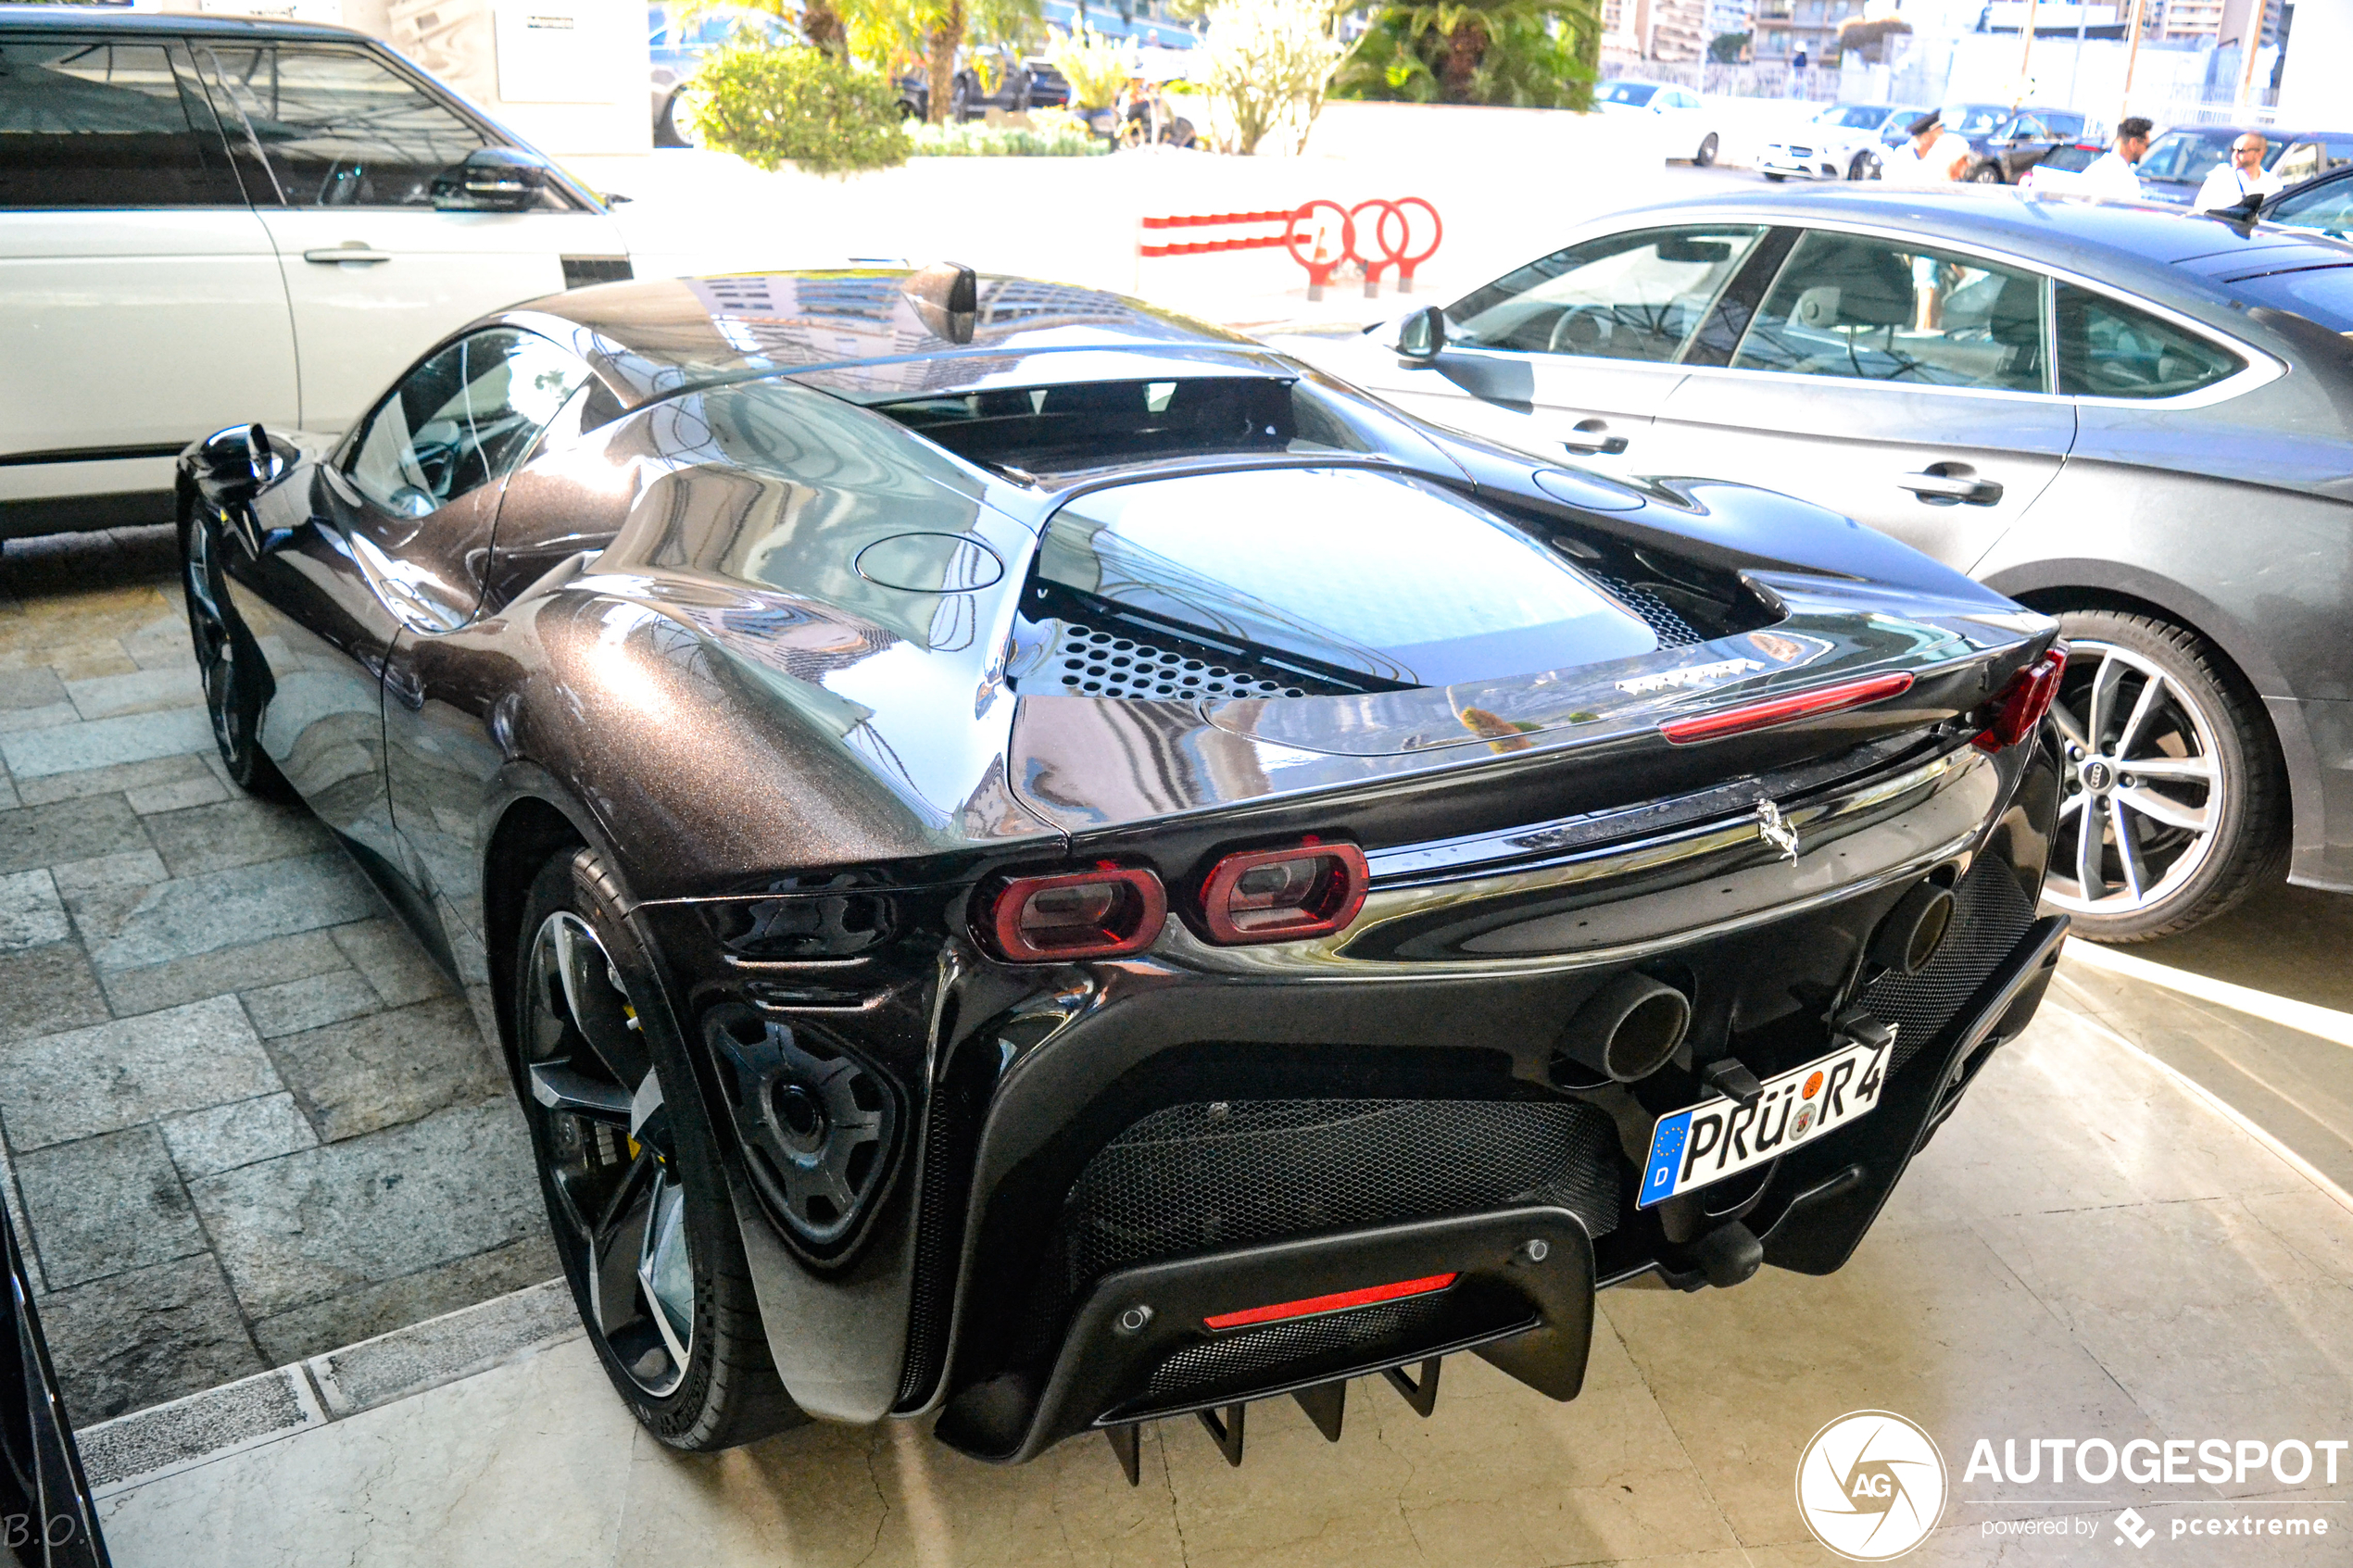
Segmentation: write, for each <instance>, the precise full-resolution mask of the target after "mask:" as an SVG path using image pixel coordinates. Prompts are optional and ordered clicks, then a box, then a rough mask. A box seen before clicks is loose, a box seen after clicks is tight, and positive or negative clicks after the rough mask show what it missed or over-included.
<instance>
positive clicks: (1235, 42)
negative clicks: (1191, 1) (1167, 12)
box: [1195, 0, 1346, 157]
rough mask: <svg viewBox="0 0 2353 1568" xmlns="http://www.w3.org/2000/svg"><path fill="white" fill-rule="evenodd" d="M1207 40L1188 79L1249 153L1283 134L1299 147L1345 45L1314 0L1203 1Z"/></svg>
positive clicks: (1329, 15) (1236, 147)
mask: <svg viewBox="0 0 2353 1568" xmlns="http://www.w3.org/2000/svg"><path fill="white" fill-rule="evenodd" d="M1208 16H1209V40H1208V42H1207V43H1205V44H1202V47H1201V56H1202V69H1201V73H1200V75H1199V76H1198V77H1197V78H1196V79H1195V80H1196V81H1197V82H1199V83H1200V86H1201V88H1202V92H1203V93H1204V94H1207V95H1208V97H1209V100H1210V102H1211V103H1212V104H1213V105H1214V107H1215V108H1216V111H1217V113H1218V116H1219V118H1220V119H1223V120H1224V121H1225V122H1226V123H1225V126H1224V127H1223V129H1225V130H1227V131H1229V132H1231V135H1232V139H1233V150H1234V151H1235V152H1238V153H1240V154H1242V155H1243V156H1244V157H1249V156H1251V155H1252V154H1254V153H1256V152H1257V151H1258V149H1259V147H1260V145H1261V144H1264V143H1265V141H1266V140H1267V138H1268V137H1270V136H1274V135H1276V134H1277V133H1278V132H1287V133H1290V135H1291V136H1293V137H1294V138H1295V143H1294V144H1296V145H1302V146H1303V145H1304V144H1306V141H1307V132H1308V131H1309V130H1310V129H1311V128H1312V127H1313V126H1314V125H1315V117H1316V116H1317V115H1319V114H1321V113H1322V112H1323V110H1324V94H1325V92H1326V90H1327V88H1328V86H1329V85H1330V82H1331V77H1332V68H1333V67H1335V66H1337V65H1338V64H1339V63H1340V56H1341V55H1342V54H1344V53H1345V52H1346V49H1345V45H1343V44H1340V41H1339V40H1338V39H1337V38H1335V37H1333V35H1332V22H1333V17H1332V12H1331V9H1330V7H1329V6H1327V5H1325V4H1322V3H1320V0H1211V4H1210V6H1209V7H1208Z"/></svg>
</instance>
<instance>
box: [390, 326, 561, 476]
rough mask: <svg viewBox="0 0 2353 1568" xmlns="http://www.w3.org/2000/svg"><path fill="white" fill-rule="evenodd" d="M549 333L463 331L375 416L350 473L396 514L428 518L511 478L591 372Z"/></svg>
mask: <svg viewBox="0 0 2353 1568" xmlns="http://www.w3.org/2000/svg"><path fill="white" fill-rule="evenodd" d="M587 375H588V368H587V367H586V366H585V365H583V364H582V363H581V362H580V361H579V360H578V359H576V358H573V356H572V355H570V354H569V353H567V352H565V351H564V350H563V349H561V348H559V347H557V346H556V345H554V344H552V343H550V342H548V341H547V339H546V338H543V337H535V336H533V335H532V334H531V333H529V332H516V331H513V330H512V329H510V328H505V327H498V328H493V329H492V330H490V331H488V332H476V333H474V334H473V335H472V336H471V337H466V338H461V339H459V341H458V342H456V343H453V344H451V345H449V346H448V347H447V348H445V349H443V350H442V351H441V352H440V353H438V354H435V355H434V356H433V357H432V358H429V359H427V360H425V362H424V363H422V364H421V365H419V366H418V367H417V368H416V369H415V370H411V371H409V374H408V375H407V376H405V377H403V378H402V379H401V383H400V384H399V385H398V386H397V387H396V388H394V389H393V392H392V395H390V396H389V397H386V398H385V399H384V401H383V402H382V403H380V404H378V405H377V406H376V410H375V412H374V413H372V414H371V415H369V416H368V421H367V424H366V426H365V427H364V429H363V430H362V432H361V433H360V436H359V442H358V443H357V445H355V446H354V447H353V448H352V457H351V469H350V472H351V479H352V483H354V484H356V485H358V486H359V492H360V494H361V495H365V496H367V497H368V499H369V500H370V501H371V502H372V503H373V504H374V505H376V506H377V507H379V508H383V509H384V511H387V512H389V513H391V514H392V515H393V516H395V517H425V516H429V515H430V514H432V513H433V512H435V511H438V510H439V509H440V508H443V507H445V506H447V505H448V503H450V502H451V501H454V500H456V499H457V498H458V497H459V496H460V495H465V494H467V493H468V492H469V491H472V490H474V489H476V488H478V487H479V486H481V485H483V484H486V483H490V482H491V481H493V480H496V479H499V478H503V477H504V476H505V474H506V472H507V470H509V469H510V468H512V467H513V466H514V465H515V464H516V463H518V462H520V461H521V460H522V456H523V454H524V453H526V452H528V451H529V450H530V449H531V445H532V443H533V442H534V441H535V440H537V439H538V436H539V433H540V432H541V431H542V430H544V429H546V428H547V424H548V422H549V421H550V420H553V419H555V417H556V416H557V414H558V413H559V412H560V411H561V410H562V408H563V407H564V404H565V402H566V400H567V399H569V398H570V397H571V396H572V395H573V392H574V391H575V390H576V389H577V388H578V387H579V385H580V383H582V382H583V381H585V380H586V379H587Z"/></svg>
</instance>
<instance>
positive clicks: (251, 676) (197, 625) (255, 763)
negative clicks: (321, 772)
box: [180, 511, 294, 800]
mask: <svg viewBox="0 0 2353 1568" xmlns="http://www.w3.org/2000/svg"><path fill="white" fill-rule="evenodd" d="M180 586H181V589H182V592H183V594H184V595H185V596H186V598H187V601H188V639H189V641H190V643H191V644H193V645H194V646H195V655H196V675H197V678H198V679H199V680H200V681H202V682H203V684H204V701H205V711H206V713H207V714H208V716H209V717H210V719H211V720H212V743H213V746H215V747H216V748H217V749H218V750H219V751H220V760H221V762H222V764H223V765H224V766H225V767H226V768H227V769H228V771H229V777H230V778H231V779H232V780H233V781H234V783H235V784H236V785H237V787H238V788H239V789H242V790H244V791H245V793H246V794H248V795H255V796H259V797H263V798H264V799H271V800H286V799H291V798H292V797H293V795H294V792H293V790H291V789H290V788H288V787H287V785H286V781H285V779H284V778H283V776H282V775H281V774H280V773H279V771H278V768H277V764H275V763H273V762H272V761H271V760H270V754H269V753H268V752H266V751H264V750H262V749H261V738H260V733H261V705H262V695H263V694H262V687H261V683H262V679H263V676H262V671H261V654H260V650H259V649H258V648H257V647H255V646H253V639H252V638H251V637H250V636H249V635H247V634H246V633H245V627H244V626H243V625H242V624H241V623H240V622H239V621H237V619H236V617H235V615H234V613H233V611H232V610H231V609H230V608H229V596H228V587H227V583H226V580H225V578H224V577H223V575H222V572H221V569H220V553H219V541H218V540H217V539H216V538H215V537H214V535H213V531H212V524H211V523H210V522H209V521H208V520H207V519H205V518H203V517H201V516H198V515H195V513H194V512H193V511H192V512H191V513H190V515H189V516H188V517H187V519H186V521H184V522H182V525H181V530H180Z"/></svg>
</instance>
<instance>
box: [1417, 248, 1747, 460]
mask: <svg viewBox="0 0 2353 1568" xmlns="http://www.w3.org/2000/svg"><path fill="white" fill-rule="evenodd" d="M1766 232H1767V231H1766V228H1765V226H1764V225H1762V224H1743V223H1702V224H1680V225H1676V226H1673V227H1669V228H1656V229H1638V230H1631V231H1628V232H1623V233H1617V234H1610V235H1605V236H1604V237H1602V238H1600V239H1595V240H1588V241H1585V242H1583V243H1582V244H1579V245H1571V246H1569V247H1568V248H1567V249H1566V250H1562V251H1556V252H1554V254H1553V255H1551V256H1548V257H1543V258H1542V259H1541V260H1538V261H1534V262H1531V263H1529V265H1528V266H1526V267H1523V268H1520V269H1519V270H1516V271H1514V272H1509V273H1506V274H1505V275H1504V276H1503V277H1501V278H1499V279H1497V280H1496V281H1495V282H1492V283H1490V284H1488V285H1487V286H1486V287H1485V288H1483V289H1478V290H1477V291H1475V292H1473V293H1472V294H1469V295H1466V296H1465V297H1464V298H1462V299H1461V300H1459V301H1457V302H1456V303H1455V304H1453V305H1452V306H1450V307H1447V310H1446V322H1447V325H1446V334H1447V341H1446V347H1445V349H1444V351H1443V352H1441V354H1440V355H1439V356H1438V357H1437V358H1436V359H1434V360H1432V361H1428V362H1427V364H1426V365H1424V366H1422V367H1420V368H1416V369H1410V370H1408V369H1403V368H1400V369H1397V370H1389V369H1388V368H1386V367H1383V368H1382V369H1381V370H1380V372H1379V379H1378V382H1377V383H1374V384H1376V385H1377V386H1378V390H1379V391H1380V392H1381V393H1382V394H1383V395H1386V396H1389V397H1390V398H1391V399H1393V400H1394V401H1395V402H1397V403H1398V404H1399V405H1400V406H1401V407H1403V408H1409V409H1411V410H1413V411H1414V412H1415V413H1417V414H1420V415H1422V416H1423V417H1424V418H1426V419H1429V420H1435V421H1436V422H1438V423H1440V424H1444V425H1451V426H1453V427H1455V428H1457V429H1460V430H1466V431H1469V432H1471V433H1474V434H1478V435H1484V436H1487V437H1488V438H1490V439H1491V440H1494V441H1499V442H1502V443H1504V445H1509V446H1515V447H1517V448H1519V449H1520V450H1522V451H1526V452H1530V453H1533V454H1535V455H1536V456H1538V457H1541V458H1552V459H1554V460H1558V459H1560V458H1574V459H1576V460H1577V461H1579V462H1581V463H1585V464H1588V465H1589V466H1591V467H1592V468H1594V469H1595V470H1599V471H1602V472H1607V473H1616V474H1630V473H1646V472H1650V471H1652V458H1653V456H1654V455H1653V453H1652V452H1651V450H1650V447H1649V443H1648V439H1647V438H1648V434H1649V432H1650V428H1651V421H1652V420H1653V418H1654V417H1655V415H1656V413H1657V412H1658V409H1659V408H1660V406H1661V405H1662V404H1664V403H1665V401H1666V399H1667V394H1668V393H1669V392H1671V391H1672V390H1673V389H1674V386H1675V383H1677V382H1678V381H1680V379H1681V378H1682V370H1681V369H1680V365H1679V364H1678V360H1679V359H1680V357H1681V355H1682V353H1683V350H1684V347H1685V345H1688V344H1690V343H1692V341H1693V340H1694V339H1695V338H1697V337H1700V336H1702V335H1704V334H1703V333H1702V326H1703V323H1705V322H1706V321H1708V320H1710V319H1711V316H1713V315H1717V314H1720V311H1719V306H1720V303H1721V298H1722V295H1724V292H1725V289H1726V286H1727V284H1729V283H1730V281H1731V280H1732V279H1733V278H1734V277H1735V276H1736V275H1738V274H1739V273H1740V271H1741V270H1742V268H1743V264H1744V263H1746V262H1747V261H1748V260H1749V258H1750V257H1751V256H1752V255H1753V253H1754V252H1755V249H1756V246H1757V245H1758V243H1759V242H1760V241H1761V240H1762V239H1763V237H1764V235H1765V233H1766Z"/></svg>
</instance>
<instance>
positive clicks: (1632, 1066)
mask: <svg viewBox="0 0 2353 1568" xmlns="http://www.w3.org/2000/svg"><path fill="white" fill-rule="evenodd" d="M1691 1026H1692V1004H1691V999H1690V998H1689V997H1685V996H1684V995H1683V993H1682V992H1680V991H1678V990H1677V989H1675V987H1673V986H1672V985H1667V984H1666V983H1665V982H1663V981H1658V980H1653V979H1652V978H1651V977H1650V976H1649V975H1647V974H1621V975H1619V976H1618V977H1617V979H1616V980H1613V981H1611V982H1610V983H1609V984H1608V985H1604V986H1603V987H1602V988H1601V990H1599V991H1597V992H1595V993H1594V994H1593V995H1592V997H1588V998H1587V999H1586V1002H1585V1005H1584V1006H1583V1007H1581V1008H1579V1009H1578V1010H1577V1016H1576V1017H1574V1018H1572V1019H1571V1020H1569V1025H1568V1033H1567V1036H1566V1038H1565V1039H1564V1041H1563V1043H1562V1045H1561V1054H1562V1055H1564V1056H1567V1058H1568V1059H1569V1060H1573V1061H1575V1062H1577V1063H1578V1064H1579V1065H1580V1066H1583V1067H1586V1068H1590V1069H1593V1070H1596V1071H1599V1072H1601V1073H1604V1074H1606V1075H1607V1076H1609V1077H1611V1078H1614V1079H1616V1080H1617V1082H1618V1083H1621V1084H1631V1083H1633V1082H1635V1081H1636V1080H1638V1079H1642V1078H1647V1077H1649V1076H1650V1075H1651V1074H1652V1073H1655V1072H1657V1071H1658V1070H1659V1069H1660V1068H1662V1067H1664V1066H1666V1065H1667V1060H1668V1059H1670V1058H1671V1057H1673V1056H1674V1054H1675V1052H1676V1050H1677V1048H1678V1047H1680V1046H1681V1045H1682V1043H1683V1035H1684V1033H1685V1031H1687V1030H1689V1029H1690V1028H1691Z"/></svg>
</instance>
